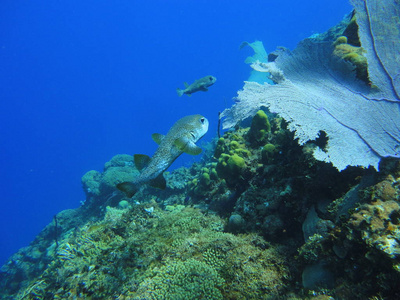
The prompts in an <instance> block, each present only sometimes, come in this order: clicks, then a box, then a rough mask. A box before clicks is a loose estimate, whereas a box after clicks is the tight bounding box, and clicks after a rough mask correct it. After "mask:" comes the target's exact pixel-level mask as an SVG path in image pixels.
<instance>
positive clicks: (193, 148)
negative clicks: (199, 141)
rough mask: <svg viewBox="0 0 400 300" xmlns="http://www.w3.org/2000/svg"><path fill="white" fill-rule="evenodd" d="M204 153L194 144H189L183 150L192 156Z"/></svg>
mask: <svg viewBox="0 0 400 300" xmlns="http://www.w3.org/2000/svg"><path fill="white" fill-rule="evenodd" d="M202 151H203V150H202V149H201V148H200V147H198V146H197V145H196V144H195V143H193V142H190V143H188V144H187V145H186V148H185V149H184V150H183V152H185V153H187V154H190V155H199V154H200V153H201V152H202Z"/></svg>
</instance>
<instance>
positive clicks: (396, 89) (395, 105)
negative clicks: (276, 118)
mask: <svg viewBox="0 0 400 300" xmlns="http://www.w3.org/2000/svg"><path fill="white" fill-rule="evenodd" d="M352 4H353V6H354V7H355V10H356V17H357V23H358V26H359V37H360V41H361V45H362V47H363V48H364V49H365V50H366V54H365V56H366V58H367V61H368V74H369V79H370V81H371V82H372V85H371V86H368V85H367V84H365V83H364V82H362V81H360V80H358V79H357V78H356V77H355V74H354V71H353V68H354V66H352V65H351V64H350V63H349V62H345V61H343V60H341V59H339V58H337V57H335V56H334V55H332V52H333V45H332V42H320V41H316V40H313V39H306V40H304V41H302V42H301V43H299V45H298V47H297V48H296V49H295V50H294V51H293V52H291V51H289V50H288V49H284V48H283V49H279V50H277V51H276V52H274V53H276V54H277V55H278V57H277V58H276V60H275V61H274V62H272V63H267V64H264V63H259V62H255V63H253V65H252V67H253V69H255V70H257V71H264V72H269V73H270V74H271V79H272V80H274V81H275V82H276V84H275V85H270V84H266V83H264V84H258V83H255V82H245V85H244V87H243V90H241V91H239V92H238V97H237V100H238V102H237V103H236V104H234V105H233V106H232V107H231V108H229V109H226V110H224V112H223V113H222V116H223V117H225V120H224V122H223V127H224V128H230V127H232V126H234V125H235V124H236V123H237V122H239V121H241V120H243V119H245V118H248V117H251V116H253V115H254V114H255V113H256V112H257V110H258V109H259V108H260V107H262V106H265V107H268V108H269V109H270V111H271V112H275V113H278V114H279V115H280V116H282V117H283V118H284V119H285V120H286V121H288V123H289V129H290V130H292V131H295V138H297V139H298V142H299V144H300V145H303V144H304V143H306V142H307V141H309V140H314V139H316V138H317V137H318V135H319V132H320V131H324V132H325V133H326V134H327V136H328V138H329V140H328V144H327V146H326V147H325V149H324V150H322V149H320V148H316V150H315V151H314V153H313V154H314V157H315V158H316V159H318V160H322V161H326V162H331V163H332V164H333V165H334V166H335V167H336V168H337V169H338V170H340V171H341V170H343V169H345V168H346V167H347V166H363V167H368V166H370V165H371V166H374V167H375V168H376V169H378V164H379V161H380V159H381V158H382V157H400V97H399V95H400V55H399V49H400V22H398V19H399V17H400V12H399V10H400V8H399V5H398V4H396V1H395V0H385V1H379V0H365V1H363V0H353V1H352ZM382 20H385V21H384V22H382Z"/></svg>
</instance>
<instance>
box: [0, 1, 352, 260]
mask: <svg viewBox="0 0 400 300" xmlns="http://www.w3.org/2000/svg"><path fill="white" fill-rule="evenodd" d="M350 11H351V6H350V4H349V3H348V1H347V0H337V1H327V0H325V1H321V0H304V1H266V0H264V1H261V0H259V1H232V0H230V1H228V0H218V1H211V0H198V1H176V0H175V1H174V0H170V1H162V0H156V1H91V0H90V1H18V0H14V1H7V0H4V1H2V4H1V5H0V28H1V30H0V82H1V84H0V99H1V101H0V145H1V147H0V151H1V153H0V154H1V155H0V159H1V162H0V164H1V173H0V183H1V187H2V188H1V199H2V201H1V209H0V264H3V263H4V262H5V260H6V259H7V258H8V257H9V256H10V255H11V254H13V253H14V252H16V251H17V250H18V249H19V248H20V247H23V246H27V245H28V244H29V242H30V241H32V240H33V239H34V237H35V236H36V235H37V234H38V233H39V232H40V230H41V229H42V228H43V227H44V226H46V225H47V224H48V223H49V222H51V221H52V218H53V216H54V215H55V214H56V213H58V212H60V211H61V210H63V209H68V208H76V207H78V206H79V205H80V201H83V200H84V199H85V196H84V193H83V191H82V188H81V183H80V178H81V177H82V175H83V174H85V173H86V172H87V171H89V170H93V169H94V170H98V171H101V170H102V168H103V165H104V163H105V162H107V161H108V160H110V159H111V157H113V156H114V155H116V154H121V153H127V154H134V153H144V154H148V155H151V154H153V152H154V151H155V149H156V144H155V143H154V142H153V141H152V140H151V134H152V133H154V132H159V133H166V132H167V131H168V129H169V127H170V126H171V125H172V124H173V123H174V122H175V121H176V120H178V119H179V118H181V117H183V116H185V115H189V114H195V113H199V114H203V115H204V116H206V117H207V118H208V119H209V121H210V129H209V132H208V134H207V135H206V137H205V138H204V139H203V140H205V141H209V140H211V139H212V138H213V137H215V136H216V131H217V120H218V112H219V111H222V110H223V109H224V108H226V107H230V106H231V105H232V103H233V102H232V97H234V96H235V95H236V91H237V90H239V89H240V88H241V87H242V86H243V80H246V78H247V77H248V76H249V74H250V68H249V67H248V66H247V65H246V64H244V59H245V58H246V56H248V55H249V53H250V49H243V50H239V46H240V44H241V43H242V42H243V41H248V42H253V41H255V40H261V41H263V43H264V46H265V48H266V50H267V51H273V50H274V49H275V48H276V47H277V46H285V47H288V48H290V49H294V48H295V46H296V44H297V43H298V42H299V41H300V40H302V39H304V38H306V37H308V36H310V35H312V34H314V33H319V32H323V31H325V30H327V29H329V28H330V27H331V26H333V25H335V24H336V23H338V22H339V21H340V20H341V19H342V17H343V16H344V15H345V14H347V13H349V12H350ZM209 74H210V75H213V76H216V77H217V82H216V84H215V85H214V86H212V87H210V90H209V91H208V92H206V93H203V92H199V93H196V94H194V95H193V96H192V97H190V98H189V97H187V96H186V95H184V96H182V97H181V98H179V97H178V95H177V94H176V88H177V87H180V88H183V87H184V85H183V82H184V81H187V82H189V83H190V82H193V81H194V80H195V79H198V78H200V77H203V76H205V75H209ZM192 161H193V158H192V157H190V156H188V155H182V156H181V157H180V158H179V159H178V161H177V162H175V164H174V165H173V166H172V169H173V168H176V167H178V166H182V165H185V164H188V163H191V162H192Z"/></svg>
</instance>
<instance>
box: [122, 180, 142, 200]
mask: <svg viewBox="0 0 400 300" xmlns="http://www.w3.org/2000/svg"><path fill="white" fill-rule="evenodd" d="M117 189H119V190H120V191H122V192H124V193H125V195H126V196H127V197H128V198H132V196H133V195H135V194H136V192H137V191H138V188H137V186H136V184H134V183H132V182H122V183H120V184H117Z"/></svg>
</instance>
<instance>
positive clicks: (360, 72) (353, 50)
mask: <svg viewBox="0 0 400 300" xmlns="http://www.w3.org/2000/svg"><path fill="white" fill-rule="evenodd" d="M334 46H335V49H334V50H333V55H335V56H337V57H339V58H341V59H343V60H345V61H349V62H350V63H352V64H353V65H354V67H355V72H356V76H357V78H358V79H360V80H362V81H364V82H366V83H370V81H369V78H368V63H367V58H366V57H365V56H364V53H365V50H364V49H363V48H362V47H357V46H353V45H350V44H348V43H347V38H346V37H345V36H340V37H338V38H337V39H336V41H335V42H334Z"/></svg>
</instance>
